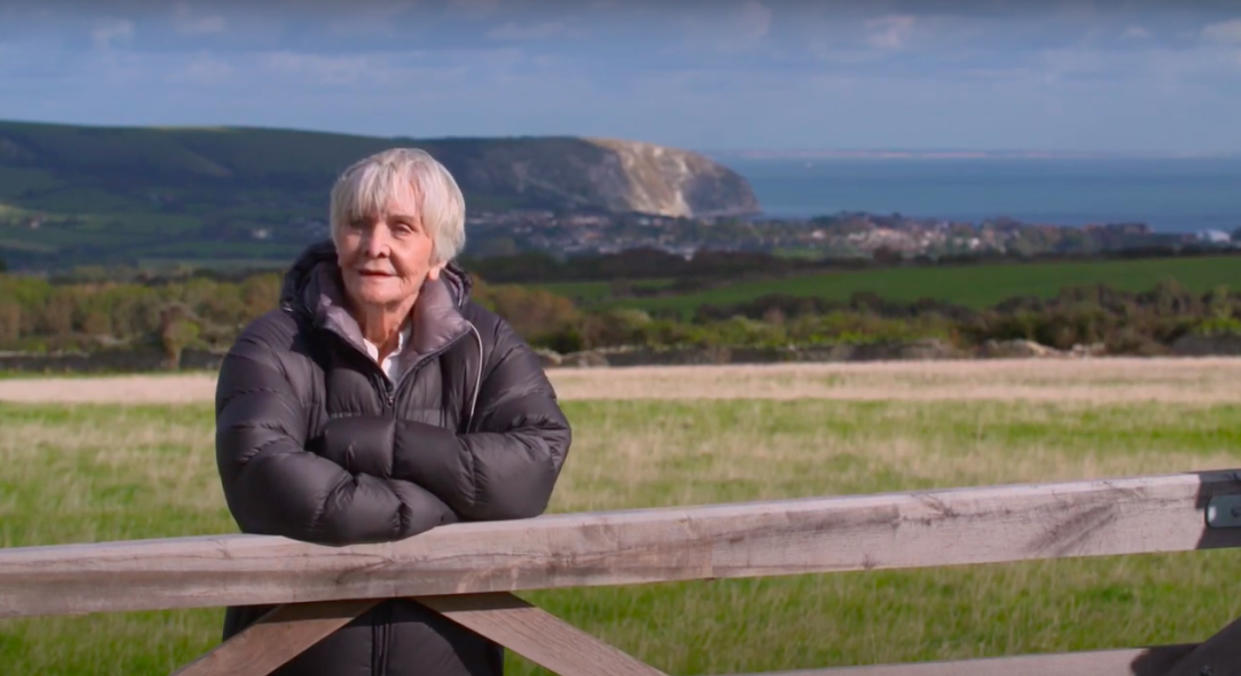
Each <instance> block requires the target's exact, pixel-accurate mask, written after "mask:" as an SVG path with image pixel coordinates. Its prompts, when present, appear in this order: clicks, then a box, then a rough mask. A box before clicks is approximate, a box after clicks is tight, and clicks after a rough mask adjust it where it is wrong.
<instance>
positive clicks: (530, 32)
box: [486, 21, 574, 41]
mask: <svg viewBox="0 0 1241 676" xmlns="http://www.w3.org/2000/svg"><path fill="white" fill-rule="evenodd" d="M573 33H574V31H573V30H572V29H571V28H569V26H568V24H566V23H565V22H563V21H544V22H543V23H532V24H529V23H528V24H519V23H515V22H512V21H510V22H508V23H506V24H503V25H501V26H496V27H495V28H492V29H491V30H489V31H487V33H486V36H487V37H488V38H491V39H492V40H518V41H524V40H546V39H547V38H554V37H557V36H565V35H571V34H573Z"/></svg>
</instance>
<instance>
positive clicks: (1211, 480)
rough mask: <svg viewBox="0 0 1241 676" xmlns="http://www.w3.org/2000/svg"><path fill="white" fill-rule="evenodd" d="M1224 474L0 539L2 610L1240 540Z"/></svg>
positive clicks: (272, 598) (1182, 547) (388, 593)
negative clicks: (1218, 516)
mask: <svg viewBox="0 0 1241 676" xmlns="http://www.w3.org/2000/svg"><path fill="white" fill-rule="evenodd" d="M1231 493H1241V480H1238V479H1237V477H1236V476H1235V475H1234V473H1233V472H1205V473H1198V474H1177V475H1170V476H1157V477H1138V478H1130V479H1115V480H1108V481H1103V480H1100V481H1079V482H1071V483H1059V484H1040V485H1014V486H988V487H981V488H966V489H955V490H940V491H925V492H912V493H891V494H881V495H858V496H844V497H832V498H812V499H805V500H791V501H781V502H760V503H743V504H731V505H714V506H704V507H690V508H669V509H649V510H634V511H623V512H607V513H584V514H560V515H551V516H544V517H539V518H537V519H526V520H520V521H499V522H479V523H465V524H455V525H451V526H444V527H441V528H436V529H433V530H431V531H429V532H427V533H423V534H421V535H417V536H414V537H412V538H408V539H405V540H402V541H399V542H385V543H376V544H366V545H353V546H349V547H324V546H319V545H314V544H309V543H304V542H297V541H294V540H289V539H286V538H280V537H272V536H256V535H231V536H216V537H193V538H175V539H165V540H145V541H132V542H108V543H96V544H87V545H65V546H55V547H22V548H13V549H5V550H0V617H13V616H21V615H39V614H72V613H88V612H98V611H118V610H141V609H156V608H179V607H200V606H222V605H230V604H245V603H290V602H304V601H324V600H334V599H352V598H391V597H398V596H424V595H431V594H459V593H476V592H489V591H515V590H521V589H538V588H550V587H572V586H593V585H617V584H630V583H642V582H655V581H664V580H692V579H706V578H731V577H759V576H770V575H785V574H796V573H810V572H831V571H845V570H859V569H877V568H909V567H920V566H944V565H955V564H969V563H986V562H996V561H1016V560H1023V559H1042V558H1056V557H1065V556H1095V555H1105V554H1133V553H1139V552H1169V551H1186V550H1193V549H1204V548H1211V547H1233V546H1239V545H1241V529H1238V528H1230V529H1207V528H1206V526H1205V517H1204V514H1203V509H1204V506H1205V504H1206V501H1207V500H1208V499H1209V498H1210V497H1211V496H1212V495H1216V494H1231Z"/></svg>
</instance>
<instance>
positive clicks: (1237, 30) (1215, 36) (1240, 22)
mask: <svg viewBox="0 0 1241 676" xmlns="http://www.w3.org/2000/svg"><path fill="white" fill-rule="evenodd" d="M1202 37H1204V38H1206V39H1207V40H1210V41H1212V42H1241V19H1230V20H1228V21H1220V22H1218V23H1213V24H1208V25H1207V26H1206V27H1204V28H1203V29H1202Z"/></svg>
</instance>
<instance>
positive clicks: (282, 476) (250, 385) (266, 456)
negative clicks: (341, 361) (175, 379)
mask: <svg viewBox="0 0 1241 676" xmlns="http://www.w3.org/2000/svg"><path fill="white" fill-rule="evenodd" d="M305 416H306V412H305V410H304V407H303V406H302V405H301V403H300V401H299V400H298V397H297V395H296V394H295V393H294V391H293V388H292V387H291V386H290V384H289V380H288V378H287V377H286V376H285V374H284V372H283V369H282V368H281V365H280V363H279V360H278V359H277V357H276V355H275V353H274V352H273V351H272V350H271V349H270V348H269V347H267V346H265V345H263V344H262V343H261V342H259V341H256V340H254V339H248V338H247V337H245V336H243V337H242V338H241V339H240V340H239V341H238V343H237V345H236V346H234V348H233V350H232V351H230V353H229V355H228V356H227V357H226V358H225V360H224V364H223V366H222V367H221V369H220V376H219V381H218V384H217V387H216V462H217V465H218V467H219V471H220V479H221V482H222V484H223V487H224V496H225V499H226V500H227V501H228V506H229V510H230V511H231V512H232V514H233V517H234V518H235V519H236V520H237V523H238V525H239V526H240V527H241V529H242V530H243V531H245V532H249V533H267V534H273V535H284V536H287V537H291V538H296V539H299V540H307V541H311V542H322V543H330V544H348V543H354V542H371V541H383V540H396V539H400V538H404V537H407V536H409V535H413V534H415V533H420V532H422V531H425V530H427V529H429V528H432V527H434V526H437V525H440V524H443V523H449V522H452V521H455V520H456V515H455V514H454V513H453V511H452V509H451V508H450V507H449V506H448V505H446V504H445V503H444V501H443V500H440V499H439V498H437V497H436V496H435V495H434V494H433V493H431V492H430V491H428V490H426V489H424V488H422V487H421V486H418V485H416V484H415V483H413V482H411V481H407V480H404V479H400V478H392V477H380V476H374V475H370V474H366V473H361V472H350V471H347V470H346V469H345V468H344V467H342V466H341V465H340V464H338V463H336V462H333V461H332V460H329V459H327V458H324V457H322V456H319V455H316V454H315V453H312V452H310V451H308V450H306V442H307V440H306V439H305V438H304V437H305V429H306V417H305Z"/></svg>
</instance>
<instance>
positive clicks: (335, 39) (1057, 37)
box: [0, 0, 1241, 154]
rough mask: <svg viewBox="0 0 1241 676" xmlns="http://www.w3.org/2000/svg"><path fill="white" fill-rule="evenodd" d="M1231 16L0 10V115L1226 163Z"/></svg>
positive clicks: (1019, 10) (894, 8)
mask: <svg viewBox="0 0 1241 676" xmlns="http://www.w3.org/2000/svg"><path fill="white" fill-rule="evenodd" d="M1238 111H1241V2H1215V3H1208V2H1198V3H1151V2H1095V3H1084V2H1071V3H1055V2H1049V3H1038V4H1034V3H1028V2H1008V3H1005V2H998V3H997V2H989V3H966V2H934V1H927V0H924V1H921V2H905V3H901V2H866V3H843V2H835V3H833V2H815V3H809V2H777V1H775V0H743V1H740V2H710V3H707V2H702V3H684V2H682V3H659V4H655V3H643V2H606V1H601V2H589V1H585V2H574V3H556V2H540V3H534V2H527V3H523V2H504V1H503V0H500V1H494V0H457V1H445V2H429V1H422V2H368V1H367V0H355V1H353V2H326V1H317V2H305V1H303V2H292V1H285V2H269V3H264V4H263V6H262V7H261V8H259V9H253V8H246V7H244V6H243V5H241V4H229V3H223V4H221V3H195V2H180V3H151V2H95V3H65V2H55V1H52V2H44V3H39V4H36V3H29V4H21V3H12V2H4V1H3V0H0V119H21V120H38V121H52V122H71V123H80V124H107V125H116V124H119V125H251V126H267V127H293V128H301V129H315V130H324V131H341V132H353V133H361V134H368V135H380V136H393V135H403V136H412V137H436V136H493V135H544V134H572V135H590V136H605V137H614V138H627V139H637V140H645V141H652V142H655V143H662V144H667V145H673V146H679V147H684V148H693V149H698V150H730V149H735V150H740V149H771V150H799V149H850V148H904V149H921V150H927V149H974V150H996V149H1024V150H1039V151H1070V152H1157V153H1173V154H1218V153H1241V124H1238V123H1237V119H1238V117H1241V115H1239V113H1238Z"/></svg>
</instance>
